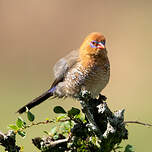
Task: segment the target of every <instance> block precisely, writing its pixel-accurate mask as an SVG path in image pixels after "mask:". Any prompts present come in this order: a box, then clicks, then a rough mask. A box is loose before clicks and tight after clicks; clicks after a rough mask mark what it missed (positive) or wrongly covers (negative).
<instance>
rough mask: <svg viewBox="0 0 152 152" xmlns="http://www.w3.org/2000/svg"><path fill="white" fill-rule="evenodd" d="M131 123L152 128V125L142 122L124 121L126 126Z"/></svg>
mask: <svg viewBox="0 0 152 152" xmlns="http://www.w3.org/2000/svg"><path fill="white" fill-rule="evenodd" d="M129 123H133V124H139V125H144V126H148V127H152V125H151V124H148V123H143V122H140V121H124V124H129Z"/></svg>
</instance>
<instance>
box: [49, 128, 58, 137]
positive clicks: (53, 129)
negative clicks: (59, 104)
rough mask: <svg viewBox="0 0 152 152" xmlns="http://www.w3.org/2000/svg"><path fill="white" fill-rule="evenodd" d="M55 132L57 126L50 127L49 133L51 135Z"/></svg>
mask: <svg viewBox="0 0 152 152" xmlns="http://www.w3.org/2000/svg"><path fill="white" fill-rule="evenodd" d="M56 132H57V127H55V126H54V127H52V128H51V131H50V133H51V135H52V136H53V135H54V134H56Z"/></svg>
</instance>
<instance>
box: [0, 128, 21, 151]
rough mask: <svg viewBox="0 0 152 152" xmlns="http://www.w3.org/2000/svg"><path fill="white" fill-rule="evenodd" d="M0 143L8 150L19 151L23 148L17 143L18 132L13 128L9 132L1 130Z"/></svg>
mask: <svg viewBox="0 0 152 152" xmlns="http://www.w3.org/2000/svg"><path fill="white" fill-rule="evenodd" d="M0 145H2V146H3V147H5V151H8V152H19V151H20V149H21V147H19V146H17V145H16V134H15V133H14V131H12V130H9V131H8V133H7V134H3V133H2V132H0Z"/></svg>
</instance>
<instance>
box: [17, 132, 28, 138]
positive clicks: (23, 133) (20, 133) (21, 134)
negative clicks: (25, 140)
mask: <svg viewBox="0 0 152 152" xmlns="http://www.w3.org/2000/svg"><path fill="white" fill-rule="evenodd" d="M17 133H18V134H19V135H20V136H21V137H25V135H26V133H25V132H24V131H18V132H17Z"/></svg>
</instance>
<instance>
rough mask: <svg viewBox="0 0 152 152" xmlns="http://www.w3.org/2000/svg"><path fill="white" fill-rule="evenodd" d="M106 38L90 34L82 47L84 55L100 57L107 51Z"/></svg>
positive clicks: (98, 34) (97, 34)
mask: <svg viewBox="0 0 152 152" xmlns="http://www.w3.org/2000/svg"><path fill="white" fill-rule="evenodd" d="M105 41H106V40H105V37H104V36H103V35H101V34H100V33H98V32H94V33H91V34H89V35H88V36H87V37H86V38H85V40H84V42H83V43H82V45H81V47H80V54H82V55H91V56H93V55H95V56H96V55H99V54H102V52H104V51H105V50H106V48H105Z"/></svg>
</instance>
